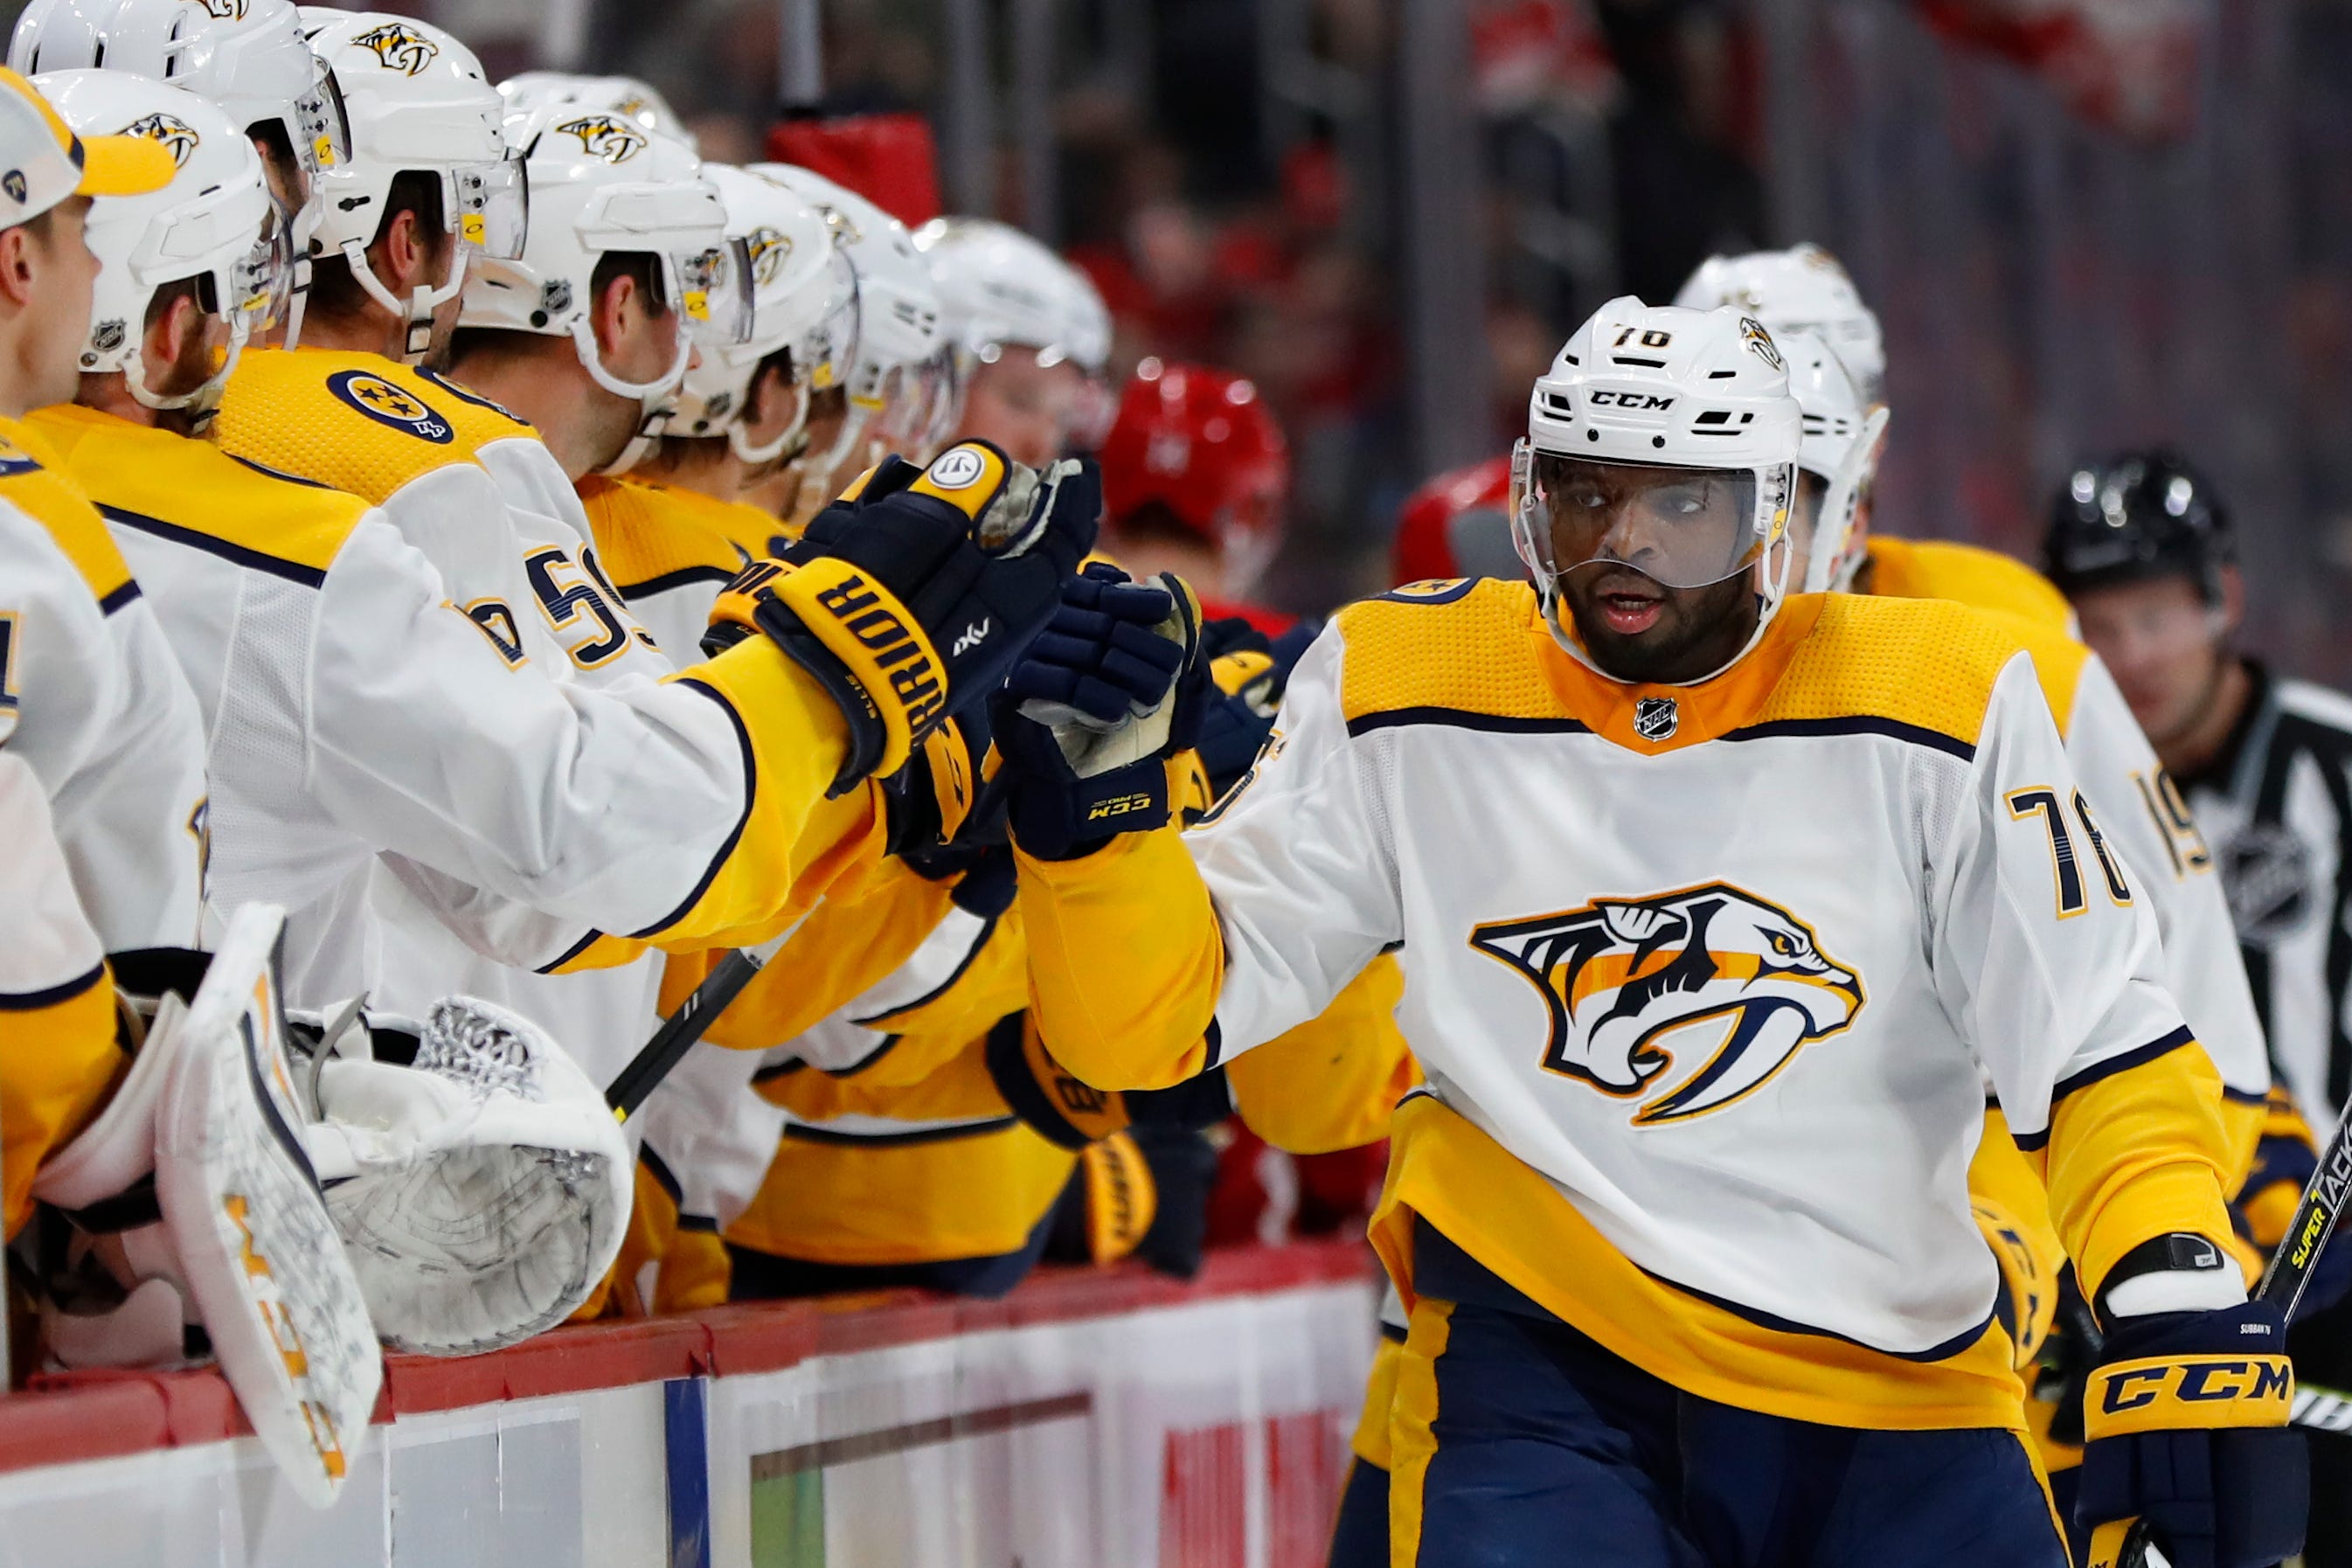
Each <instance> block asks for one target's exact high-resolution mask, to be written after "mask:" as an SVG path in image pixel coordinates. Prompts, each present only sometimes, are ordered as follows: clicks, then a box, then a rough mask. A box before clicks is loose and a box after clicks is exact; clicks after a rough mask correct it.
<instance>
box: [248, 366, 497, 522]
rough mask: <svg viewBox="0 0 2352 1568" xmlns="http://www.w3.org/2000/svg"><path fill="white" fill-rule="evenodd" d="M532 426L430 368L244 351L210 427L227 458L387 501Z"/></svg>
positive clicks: (365, 498)
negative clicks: (406, 487)
mask: <svg viewBox="0 0 2352 1568" xmlns="http://www.w3.org/2000/svg"><path fill="white" fill-rule="evenodd" d="M536 435H537V432H535V431H534V430H532V428H531V427H530V425H528V424H526V423H524V422H523V421H522V420H520V419H518V418H516V417H515V416H513V415H511V414H509V413H508V412H507V411H506V410H505V409H503V408H500V407H499V405H497V404H495V403H492V402H491V401H490V400H489V399H488V398H486V397H483V396H481V395H479V394H478V393H474V392H469V391H467V389H466V388H464V387H462V386H460V385H458V384H457V383H455V382H452V381H449V380H446V378H444V377H441V376H437V375H435V374H433V373H432V372H430V371H425V370H420V369H417V368H415V367H414V366H410V365H404V364H401V363H397V362H396V361H394V360H388V359H385V358H383V356H382V355H380V354H368V353H342V352H338V351H330V350H325V349H295V350H291V351H288V350H284V349H267V350H259V351H252V352H248V353H246V354H245V355H244V356H243V357H242V358H240V359H239V360H238V361H237V367H236V372H235V374H232V375H231V376H230V377H229V383H228V392H227V395H226V397H224V398H223V399H222V402H221V410H220V414H219V415H218V416H217V417H215V419H214V421H213V426H212V438H213V440H214V441H215V442H217V443H218V444H219V446H220V447H221V448H222V449H223V450H224V451H226V452H228V453H230V454H231V455H233V456H235V457H239V458H247V459H248V460H249V461H252V462H256V463H259V464H261V465H263V466H264V467H266V468H272V469H275V470H277V471H278V472H279V473H282V474H289V475H292V476H294V477H295V478H297V479H309V480H311V481H313V482H315V483H318V484H323V485H330V486H332V487H333V488H334V489H341V490H348V491H350V492H351V493H352V494H353V495H356V496H360V497H362V498H363V499H364V500H369V501H372V502H376V503H379V504H380V503H382V502H383V500H385V499H387V498H388V497H390V496H391V495H392V494H393V493H394V491H396V490H398V489H400V488H401V487H402V486H403V485H405V484H407V483H408V482H410V481H411V480H413V479H417V478H419V477H421V476H423V475H425V474H427V473H430V472H432V471H433V470H435V469H436V468H446V467H447V466H448V465H450V464H452V463H462V462H469V461H471V460H472V459H473V458H474V455H475V454H476V453H477V452H478V451H479V450H480V449H481V448H482V447H485V446H487V445H488V444H489V443H490V442H492V441H499V440H508V439H512V438H515V437H531V438H536Z"/></svg>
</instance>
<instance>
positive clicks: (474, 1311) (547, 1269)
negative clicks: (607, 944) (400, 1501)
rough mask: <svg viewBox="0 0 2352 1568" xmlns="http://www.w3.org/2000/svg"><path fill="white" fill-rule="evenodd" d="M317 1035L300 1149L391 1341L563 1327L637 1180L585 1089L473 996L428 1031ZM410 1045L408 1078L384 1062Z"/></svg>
mask: <svg viewBox="0 0 2352 1568" xmlns="http://www.w3.org/2000/svg"><path fill="white" fill-rule="evenodd" d="M324 1036H325V1037H321V1038H319V1039H318V1040H317V1043H316V1045H315V1046H314V1047H313V1051H312V1054H311V1056H310V1058H309V1059H308V1061H307V1062H306V1063H305V1071H304V1073H303V1077H304V1078H305V1079H306V1081H308V1082H309V1083H310V1084H313V1085H315V1090H314V1094H315V1105H314V1109H315V1111H316V1118H315V1120H313V1121H311V1122H310V1125H309V1126H308V1127H307V1128H306V1129H305V1130H304V1139H305V1142H307V1143H308V1144H309V1147H310V1158H311V1161H312V1163H313V1164H314V1165H315V1166H316V1167H317V1169H318V1173H319V1177H320V1181H321V1182H322V1183H323V1184H325V1187H326V1194H327V1207H328V1210H329V1212H330V1213H331V1214H332V1215H333V1216H334V1221H335V1226H336V1228H337V1230H338V1231H340V1232H341V1236H342V1239H343V1246H344V1248H345V1250H346V1251H347V1252H348V1254H349V1256H350V1258H351V1261H352V1268H353V1270H354V1271H355V1272H356V1274H357V1276H358V1279H359V1283H360V1287H361V1289H362V1290H363V1291H364V1292H365V1294H366V1297H367V1303H368V1310H369V1311H370V1312H371V1313H372V1314H373V1318H374V1320H375V1328H376V1332H377V1333H378V1334H379V1335H381V1336H382V1338H383V1341H384V1342H385V1343H387V1344H389V1345H391V1346H392V1347H394V1349H395V1350H403V1351H413V1352H420V1353H422V1354H425V1355H474V1354H478V1353H479V1352H484V1351H492V1350H497V1349H499V1347H501V1346H504V1345H510V1344H514V1343H516V1342H519V1341H521V1340H525V1339H529V1338H530V1336H532V1335H533V1334H537V1333H540V1332H542V1331H545V1330H548V1329H551V1328H553V1327H554V1326H555V1325H556V1324H558V1323H560V1322H562V1321H564V1319H566V1318H568V1317H570V1316H571V1315H572V1312H573V1311H574V1310H577V1309H578V1308H579V1307H580V1306H581V1305H582V1304H583V1302H585V1301H586V1300H588V1299H589V1297H590V1295H591V1294H593V1291H594V1290H595V1289H596V1286H597V1285H598V1283H599V1282H600V1281H601V1280H602V1279H604V1274H605V1271H606V1270H607V1269H609V1268H611V1267H612V1265H613V1259H614V1256H615V1255H616V1254H617V1253H618V1252H619V1251H620V1247H621V1240H622V1237H623V1233H624V1231H625V1227H626V1226H627V1224H628V1219H629V1203H630V1194H631V1189H632V1184H633V1181H634V1162H633V1161H632V1160H631V1157H630V1154H629V1149H628V1143H627V1141H626V1140H625V1138H624V1137H623V1136H622V1132H621V1129H620V1126H619V1124H618V1123H617V1122H616V1121H614V1118H613V1113H612V1111H611V1110H609V1109H608V1108H607V1107H606V1106H605V1103H604V1095H603V1094H602V1093H600V1092H599V1091H598V1089H597V1088H596V1086H595V1085H594V1084H593V1083H591V1082H590V1081H589V1080H588V1077H587V1075H586V1074H585V1073H583V1072H582V1071H581V1070H580V1068H579V1067H578V1066H577V1065H576V1064H575V1063H574V1062H573V1061H572V1058H570V1057H569V1056H567V1055H566V1054H565V1053H564V1052H563V1050H562V1048H561V1047H558V1046H557V1045H556V1044H555V1042H554V1041H552V1040H551V1039H550V1038H549V1037H547V1035H546V1033H545V1032H544V1031H543V1030H541V1029H540V1028H539V1027H538V1026H536V1025H534V1024H532V1023H531V1022H530V1020H528V1019H526V1018H522V1017H520V1016H517V1015H515V1014H513V1013H510V1012H509V1011H507V1010H506V1009H505V1008H503V1007H498V1006H493V1005H491V1004H489V1003H488V1002H479V1001H476V1000H475V999H474V998H472V997H470V996H449V997H445V998H443V999H442V1000H441V1001H439V1002H436V1003H435V1004H434V1005H433V1010H432V1013H431V1015H430V1016H428V1017H427V1018H426V1019H425V1022H424V1023H423V1024H421V1025H420V1024H417V1023H415V1022H413V1021H411V1020H407V1019H403V1018H398V1017H394V1016H385V1015H370V1016H366V1017H365V1018H364V1020H363V1021H362V1020H360V1019H358V1018H355V1017H354V1016H352V1012H351V1011H348V1010H347V1011H346V1012H345V1013H344V1015H343V1016H341V1017H339V1018H338V1019H337V1021H336V1023H335V1024H333V1025H330V1026H328V1028H327V1029H326V1031H325V1032H324ZM412 1040H413V1042H414V1045H413V1049H414V1053H415V1054H414V1060H413V1061H411V1062H409V1063H408V1064H406V1065H401V1064H399V1063H397V1062H395V1061H391V1060H377V1059H375V1057H376V1055H377V1053H378V1052H379V1051H382V1052H383V1054H384V1055H387V1056H389V1055H394V1054H404V1050H405V1048H406V1047H408V1045H409V1042H410V1041H412Z"/></svg>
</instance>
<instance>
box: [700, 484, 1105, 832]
mask: <svg viewBox="0 0 2352 1568" xmlns="http://www.w3.org/2000/svg"><path fill="white" fill-rule="evenodd" d="M1101 512H1102V484H1101V481H1100V479H1099V478H1098V477H1097V474H1096V472H1095V469H1094V468H1093V466H1092V465H1091V464H1090V463H1084V462H1077V461H1064V462H1060V463H1056V464H1055V465H1054V466H1053V467H1052V468H1048V469H1046V470H1045V472H1044V473H1042V474H1040V473H1037V472H1035V471H1034V470H1032V469H1029V468H1024V467H1023V466H1022V465H1021V464H1019V463H1015V462H1013V460H1012V459H1010V458H1007V457H1005V456H1004V454H1003V453H1002V452H1000V451H998V450H997V449H996V448H995V447H992V446H990V445H989V444H988V443H987V442H985V441H965V442H961V443H960V444H959V445H957V446H954V447H950V448H948V450H947V451H945V452H943V453H941V454H940V456H939V457H938V458H936V459H934V460H933V461H932V463H931V466H930V467H929V468H924V469H918V468H915V466H914V465H913V464H911V463H908V462H905V461H902V460H901V459H898V458H888V459H886V460H885V461H884V462H883V463H882V464H881V465H880V466H879V467H877V468H874V469H872V470H870V471H869V472H867V473H866V475H864V476H863V477H862V478H861V479H859V480H858V481H857V483H856V484H855V485H853V486H852V487H851V488H850V489H849V491H848V492H847V493H846V494H845V495H844V496H843V497H842V499H841V500H836V501H835V502H834V503H833V504H832V505H830V506H828V507H826V508H825V509H824V510H823V511H821V512H819V513H818V514H817V515H816V517H815V518H814V520H813V521H811V522H810V523H809V526H808V531H807V532H806V534H804V535H803V537H802V539H801V540H800V542H798V543H796V544H794V545H793V547H792V548H791V550H789V551H788V552H786V553H785V556H784V559H783V560H782V561H781V562H772V561H762V562H758V563H753V564H752V565H751V566H749V567H747V568H745V569H744V571H743V572H742V573H741V574H740V575H738V576H737V577H736V579H735V580H734V581H733V582H732V583H730V584H728V585H727V587H726V589H725V590H724V591H723V592H721V594H720V595H719V602H718V603H717V604H716V605H714V606H713V607H712V609H711V623H712V626H711V631H710V633H709V634H708V635H706V637H704V643H703V646H704V647H705V648H706V650H709V651H713V652H715V651H718V649H719V648H723V647H730V646H732V644H733V643H735V642H737V641H740V640H741V638H742V637H744V636H745V635H747V631H749V630H757V631H759V632H761V633H764V634H765V635H766V636H768V637H771V638H772V639H773V640H774V641H775V643H776V645H777V646H778V647H781V648H782V650H783V651H784V654H785V657H787V658H791V659H793V661H794V662H795V663H797V664H799V665H801V666H802V667H803V668H805V669H806V670H808V672H809V673H810V674H811V675H813V676H814V677H815V678H816V679H817V681H818V682H819V684H821V685H822V686H824V689H825V691H826V692H827V694H828V695H830V696H831V697H832V698H833V700H835V702H836V703H838V704H840V707H841V710H842V712H843V714H844V715H845V717H846V718H847V720H848V721H849V731H850V746H849V756H848V758H847V759H846V760H845V762H844V763H843V764H842V768H841V771H840V773H839V774H838V775H836V776H835V780H834V784H833V793H834V794H835V795H842V794H845V793H846V792H847V791H848V790H850V789H851V788H853V787H855V786H856V784H858V783H860V782H861V781H862V780H864V779H866V778H868V777H871V776H874V775H876V774H884V773H896V772H897V771H898V769H899V768H901V767H904V766H905V765H906V763H907V761H908V758H909V757H910V756H912V755H913V753H914V752H915V749H916V748H917V747H919V745H921V744H922V742H923V741H924V739H925V738H926V737H927V736H928V735H929V733H930V732H931V731H933V730H935V729H937V728H938V727H939V726H940V724H941V723H942V722H944V721H946V719H947V718H948V716H949V715H950V713H953V712H955V711H957V710H960V709H962V708H965V707H968V706H969V705H970V704H971V703H973V702H975V701H977V700H981V699H982V698H984V697H985V696H986V695H987V694H988V693H989V692H990V691H992V690H993V689H995V688H996V686H997V684H998V683H999V682H1000V681H1002V680H1003V678H1004V674H1005V672H1006V671H1007V670H1008V669H1010V668H1012V666H1013V660H1014V659H1015V658H1018V657H1019V656H1020V653H1021V650H1022V649H1023V648H1024V647H1027V646H1028V643H1029V641H1030V639H1031V638H1032V637H1034V636H1035V635H1036V633H1037V632H1038V631H1039V630H1040V629H1041V628H1042V627H1043V626H1045V623H1046V622H1047V620H1049V619H1050V618H1052V616H1053V615H1054V613H1055V610H1056V609H1057V608H1058V607H1059V605H1060V604H1061V587H1062V583H1063V581H1064V580H1065V579H1066V578H1067V577H1068V576H1069V574H1071V573H1072V572H1073V571H1075V570H1076V566H1077V563H1078V562H1079V561H1080V559H1082V558H1083V557H1084V556H1085V554H1086V552H1087V549H1088V547H1089V546H1091V545H1092V543H1093V542H1094V535H1095V525H1096V521H1097V519H1098V518H1099V516H1100V515H1101Z"/></svg>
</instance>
